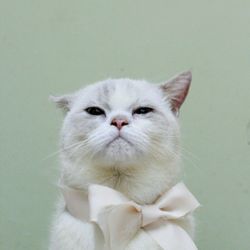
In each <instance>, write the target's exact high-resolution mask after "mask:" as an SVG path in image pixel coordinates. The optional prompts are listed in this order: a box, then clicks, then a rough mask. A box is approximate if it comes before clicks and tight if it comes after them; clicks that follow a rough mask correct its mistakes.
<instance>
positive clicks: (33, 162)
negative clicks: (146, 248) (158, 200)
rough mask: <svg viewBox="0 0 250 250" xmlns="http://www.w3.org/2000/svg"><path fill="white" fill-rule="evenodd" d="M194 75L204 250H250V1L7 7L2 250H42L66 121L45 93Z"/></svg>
mask: <svg viewBox="0 0 250 250" xmlns="http://www.w3.org/2000/svg"><path fill="white" fill-rule="evenodd" d="M186 69H191V70H192V72H193V82H192V87H191V91H190V94H189V96H188V98H187V101H186V102H185V105H184V106H183V108H182V110H181V118H180V120H181V127H182V141H183V143H182V144H183V148H184V149H183V154H184V157H183V169H184V177H183V179H184V181H185V183H186V184H187V186H188V187H189V189H190V190H191V191H192V192H193V193H194V194H195V196H196V197H197V198H198V199H199V201H200V202H201V203H202V205H203V206H202V208H201V209H199V211H198V212H197V213H196V214H197V221H198V227H197V239H196V242H197V246H198V247H199V249H202V250H236V249H237V250H248V249H250V242H249V235H250V226H249V223H250V213H249V211H250V197H249V196H250V193H249V191H250V189H249V183H250V110H249V108H250V97H249V96H250V1H247V0H238V1H232V0H216V1H215V0H211V1H202V0H190V1H179V0H176V1H163V0H161V1H160V0H156V1H142V0H140V1H137V0H134V1H132V0H127V1H115V0H112V1H109V0H108V1H93V0H92V1H83V0H81V1H80V0H74V1H65V0H60V1H59V0H52V1H51V0H50V1H49V0H43V1H36V0H33V1H31V0H24V1H20V0H13V1H3V0H0V104H1V105H0V107H1V112H0V167H1V169H0V249H1V250H33V249H36V250H40V249H41V250H42V249H47V244H48V238H49V225H50V222H51V218H52V215H53V211H54V205H55V199H56V197H57V195H58V190H57V187H56V180H57V176H58V167H59V163H58V159H57V155H54V156H51V157H48V156H49V155H50V154H51V153H53V152H55V151H57V150H58V145H57V144H58V133H59V129H60V126H61V121H62V118H63V115H62V113H61V112H60V111H59V110H56V108H55V107H54V105H53V104H52V103H49V101H48V96H49V95H50V94H63V93H68V92H70V91H74V90H76V89H78V88H80V87H82V86H84V85H86V84H90V83H92V82H95V81H97V80H101V79H104V78H108V77H124V76H126V77H131V78H139V79H140V78H144V79H147V80H149V81H152V82H162V81H164V80H166V79H168V78H169V77H171V76H173V75H175V74H176V73H178V72H180V71H182V70H186Z"/></svg>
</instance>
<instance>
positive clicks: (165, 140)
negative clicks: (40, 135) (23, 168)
mask: <svg viewBox="0 0 250 250" xmlns="http://www.w3.org/2000/svg"><path fill="white" fill-rule="evenodd" d="M182 75H183V77H182V78H181V81H176V79H178V77H180V76H178V77H177V78H175V79H173V80H174V81H176V82H169V83H167V84H164V85H161V86H159V85H154V84H150V83H147V82H145V81H136V80H130V79H113V80H106V81H102V82H99V83H96V84H93V85H91V86H88V87H86V88H84V89H82V90H80V91H78V92H76V93H75V94H72V95H68V96H63V97H56V98H54V100H55V101H56V102H57V103H58V105H59V106H61V107H63V108H65V109H67V110H68V112H67V114H66V117H65V120H64V125H63V128H62V139H61V142H62V143H61V146H62V149H63V151H62V156H63V157H64V159H67V160H69V161H74V162H78V163H81V162H83V163H84V162H85V161H88V162H91V163H93V164H95V165H98V166H100V165H101V166H103V167H115V166H116V167H118V166H121V167H127V166H130V165H138V163H142V162H149V161H164V160H171V158H175V157H178V152H179V150H178V139H179V129H178V123H177V120H176V113H177V112H178V109H179V107H180V105H181V103H182V102H183V101H184V99H185V96H186V94H187V91H188V87H189V84H190V81H191V75H190V73H189V72H185V74H182ZM183 79H184V80H185V81H184V84H183ZM173 80H171V81H173ZM179 80H180V79H179ZM175 85H176V86H177V88H176V86H175ZM174 86H175V88H173V87H174ZM178 98H179V99H178Z"/></svg>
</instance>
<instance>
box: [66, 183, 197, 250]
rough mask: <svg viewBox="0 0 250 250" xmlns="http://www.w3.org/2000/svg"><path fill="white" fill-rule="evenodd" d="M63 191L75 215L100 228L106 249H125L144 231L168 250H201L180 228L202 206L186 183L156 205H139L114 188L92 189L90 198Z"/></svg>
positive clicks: (80, 193)
mask: <svg viewBox="0 0 250 250" xmlns="http://www.w3.org/2000/svg"><path fill="white" fill-rule="evenodd" d="M62 191H63V194H64V198H65V202H66V206H67V209H68V211H69V212H70V213H71V214H72V215H73V216H75V217H76V218H78V219H81V220H83V221H86V220H90V221H91V222H95V223H97V224H98V225H99V227H100V228H101V230H102V232H103V235H104V240H105V249H111V250H118V249H124V248H125V246H126V245H127V244H128V243H129V241H130V240H131V239H132V238H133V237H134V236H135V234H136V233H137V232H138V230H139V229H140V228H143V230H145V231H146V232H147V233H148V234H149V235H150V236H151V237H152V238H153V239H154V240H155V241H156V242H157V243H158V245H159V246H160V247H161V248H162V249H164V250H197V248H196V246H195V245H194V243H193V241H192V239H191V238H190V236H189V235H188V234H187V232H186V231H185V230H184V229H183V228H182V227H180V226H179V225H178V220H179V219H181V218H183V217H184V216H186V215H187V214H189V213H191V212H193V211H194V210H195V209H196V208H197V207H199V206H200V204H199V202H198V201H197V200H196V199H195V197H194V196H193V195H192V194H191V193H190V192H189V191H188V189H187V188H186V186H185V185H184V184H183V183H182V182H181V183H178V184H177V185H175V186H174V187H172V188H171V189H170V190H169V191H168V192H166V193H164V194H163V195H162V196H161V197H160V198H159V199H158V200H157V201H156V202H155V203H154V204H152V205H138V204H136V203H135V202H133V201H131V200H129V199H128V198H127V197H125V196H124V195H123V194H121V193H120V192H118V191H116V190H114V189H112V188H109V187H106V186H101V185H95V184H93V185H90V186H89V190H88V195H87V194H86V193H84V192H83V191H80V190H75V189H70V188H63V189H62ZM88 217H89V218H88Z"/></svg>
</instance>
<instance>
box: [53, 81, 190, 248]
mask: <svg viewBox="0 0 250 250" xmlns="http://www.w3.org/2000/svg"><path fill="white" fill-rule="evenodd" d="M190 81H191V80H190ZM173 84H178V82H176V83H173ZM179 89H181V88H180V87H179ZM180 91H181V90H180ZM170 94H171V93H169V95H168V93H164V91H163V90H162V88H160V87H159V86H158V85H154V84H150V83H147V82H145V81H136V80H130V79H115V80H106V81H103V82H99V83H96V84H94V85H90V86H88V87H86V88H84V89H82V90H80V91H78V92H76V93H74V94H72V95H68V96H63V97H61V98H60V97H57V98H54V100H55V101H56V102H57V103H58V104H59V106H60V107H63V108H64V109H65V110H68V112H67V114H66V117H65V120H64V124H63V128H62V132H61V163H62V164H61V165H62V167H61V181H62V182H63V183H64V184H65V185H68V186H70V187H72V188H80V189H84V190H86V189H87V187H88V185H89V184H91V183H98V184H102V185H106V186H109V187H112V188H115V189H117V190H119V191H120V192H122V193H123V194H125V195H126V196H127V197H129V198H131V199H132V200H134V201H135V202H137V203H139V204H146V203H149V204H150V203H152V202H153V201H154V200H155V199H156V198H157V196H158V195H159V194H161V193H162V192H165V191H167V190H168V189H169V188H171V187H172V186H173V185H174V184H175V183H176V182H177V180H178V174H179V171H180V168H179V159H180V149H179V125H178V121H177V118H176V116H175V114H174V113H173V112H172V110H173V108H172V107H171V100H170V99H168V97H169V96H170ZM90 106H98V107H101V108H102V109H103V110H104V111H105V113H106V116H104V115H101V116H93V115H90V114H88V113H87V112H86V111H85V109H86V108H87V107H90ZM140 106H147V107H152V108H153V109H154V111H153V112H150V113H148V114H145V115H137V114H133V113H132V111H133V110H134V109H136V108H138V107H140ZM117 117H119V118H120V117H121V118H126V119H127V120H128V122H129V125H128V126H124V127H123V128H122V129H121V131H120V135H121V137H122V138H118V139H115V138H116V137H117V136H118V135H119V131H118V129H117V128H116V127H115V126H111V125H110V123H111V120H112V119H113V118H117ZM180 223H181V224H182V226H183V227H184V228H185V229H186V230H187V231H188V232H189V233H190V234H191V235H193V222H192V217H190V218H186V219H183V222H180ZM102 241H103V239H102V233H101V232H100V230H99V228H98V227H97V226H96V225H94V224H92V223H89V222H85V223H84V222H81V221H79V220H77V219H75V218H74V217H72V216H71V215H70V214H69V213H68V212H67V211H66V210H65V204H64V201H63V199H60V200H59V202H58V209H57V214H56V216H55V219H54V222H53V227H52V233H51V243H50V250H94V249H97V250H102ZM139 249H143V250H147V249H150V250H152V249H160V248H159V247H158V246H157V244H156V243H155V242H154V241H153V240H152V239H151V238H150V237H149V236H148V235H147V234H146V233H145V232H144V231H143V230H140V231H139V232H138V234H137V235H136V237H135V238H134V239H133V240H132V242H131V243H130V244H129V246H128V247H127V250H139Z"/></svg>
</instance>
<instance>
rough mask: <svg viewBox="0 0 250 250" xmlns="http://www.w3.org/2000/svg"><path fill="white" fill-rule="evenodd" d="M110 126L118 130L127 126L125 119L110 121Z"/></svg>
mask: <svg viewBox="0 0 250 250" xmlns="http://www.w3.org/2000/svg"><path fill="white" fill-rule="evenodd" d="M111 125H112V126H116V127H117V128H118V129H119V130H121V129H122V127H123V126H126V125H128V120H127V119H118V118H114V119H113V120H112V121H111Z"/></svg>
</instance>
